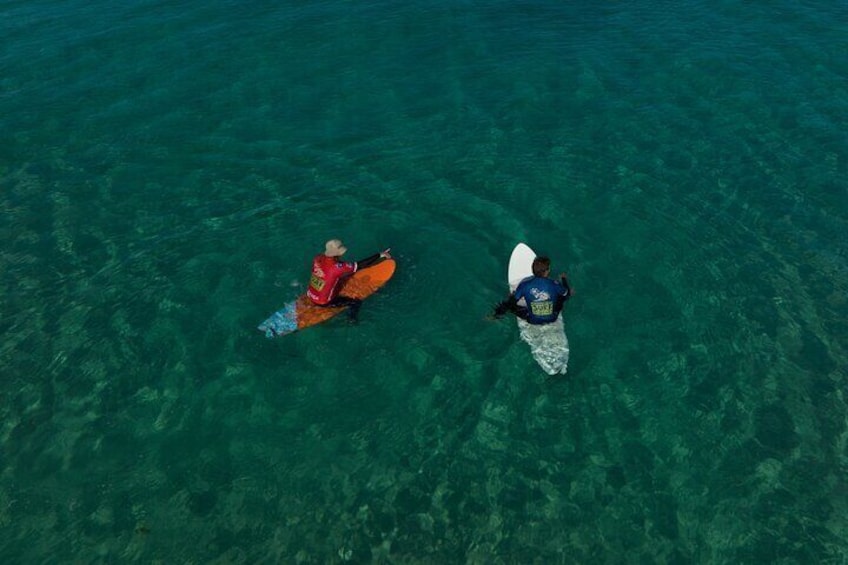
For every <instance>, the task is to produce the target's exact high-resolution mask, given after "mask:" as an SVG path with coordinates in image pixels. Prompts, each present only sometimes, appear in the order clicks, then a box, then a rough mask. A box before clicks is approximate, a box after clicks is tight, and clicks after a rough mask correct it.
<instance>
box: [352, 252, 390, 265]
mask: <svg viewBox="0 0 848 565" xmlns="http://www.w3.org/2000/svg"><path fill="white" fill-rule="evenodd" d="M390 251H391V248H389V249H385V250H383V251H380V252H379V253H375V254H374V255H371V256H369V257H366V258H365V259H363V260H361V261H357V262H356V268H357V270H359V269H364V268H365V267H370V266H371V265H376V264H377V263H379V262H380V261H382V260H383V259H391V258H392V254H391V253H389V252H390Z"/></svg>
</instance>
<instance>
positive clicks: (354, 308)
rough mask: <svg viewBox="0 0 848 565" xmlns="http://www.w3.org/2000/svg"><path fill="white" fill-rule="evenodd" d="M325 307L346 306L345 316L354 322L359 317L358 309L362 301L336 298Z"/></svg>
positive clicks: (345, 297)
mask: <svg viewBox="0 0 848 565" xmlns="http://www.w3.org/2000/svg"><path fill="white" fill-rule="evenodd" d="M327 306H335V307H339V306H347V315H348V317H349V318H350V319H351V320H353V321H354V322H355V321H356V320H357V316H358V315H359V308H360V306H362V300H360V299H358V298H350V297H349V296H337V297H335V298H334V299H333V300H332V301H331V302H330V303H329V304H327Z"/></svg>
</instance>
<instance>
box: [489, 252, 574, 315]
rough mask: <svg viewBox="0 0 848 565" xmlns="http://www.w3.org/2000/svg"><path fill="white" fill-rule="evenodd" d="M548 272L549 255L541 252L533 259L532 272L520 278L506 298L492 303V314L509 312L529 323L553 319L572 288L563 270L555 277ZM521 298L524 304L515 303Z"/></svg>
mask: <svg viewBox="0 0 848 565" xmlns="http://www.w3.org/2000/svg"><path fill="white" fill-rule="evenodd" d="M550 274H551V260H550V259H548V258H547V257H541V256H540V257H536V258H535V259H533V276H532V277H527V278H526V279H524V280H523V281H521V283H519V285H518V286H517V287H516V288H515V290H514V291H513V292H512V293H510V295H509V296H508V297H507V298H506V300H504V301H503V302H501V303H500V304H498V305H497V306H495V311H494V314H493V315H494V317H495V318H500V317H501V316H503V315H504V314H506V313H507V312H512V313H513V314H515V315H516V316H518V317H519V318H521V319H523V320H526V321H527V322H528V323H530V324H550V323H551V322H555V321H556V319H557V316H559V314H560V312H561V311H562V307H563V305H564V304H565V301H566V300H568V299H569V298H571V296H572V295H573V294H574V290H573V289H572V288H571V286H570V285H569V284H568V277H567V276H566V274H565V273H562V274H560V276H559V277H560V280H558V281H555V280H553V279H550V278H548V277H549V275H550ZM522 298H523V299H524V302H525V303H526V306H520V305H519V304H518V301H519V300H521V299H522Z"/></svg>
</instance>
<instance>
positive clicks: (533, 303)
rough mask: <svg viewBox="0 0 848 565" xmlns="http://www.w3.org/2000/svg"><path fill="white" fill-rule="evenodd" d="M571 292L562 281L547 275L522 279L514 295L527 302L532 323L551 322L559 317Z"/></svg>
mask: <svg viewBox="0 0 848 565" xmlns="http://www.w3.org/2000/svg"><path fill="white" fill-rule="evenodd" d="M569 294H570V292H569V289H568V288H567V287H564V286H563V285H562V284H561V283H560V282H558V281H553V280H551V279H548V278H545V277H535V276H534V277H529V278H526V279H524V280H523V281H521V283H520V284H519V285H518V287H517V288H516V289H515V292H514V293H513V295H514V296H515V300H521V299H522V298H523V299H524V301H525V302H526V303H527V318H526V319H527V321H528V322H529V323H531V324H549V323H551V322H553V321H555V320H556V319H557V316H559V313H560V310H562V303H563V301H565V300H567V299H568V296H569Z"/></svg>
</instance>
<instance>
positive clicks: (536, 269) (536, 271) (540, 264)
mask: <svg viewBox="0 0 848 565" xmlns="http://www.w3.org/2000/svg"><path fill="white" fill-rule="evenodd" d="M525 264H526V263H525ZM550 270H551V260H550V259H548V258H547V257H536V258H535V259H533V275H534V276H537V277H544V276H545V275H546V274H547V273H548V272H549V271H550Z"/></svg>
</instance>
